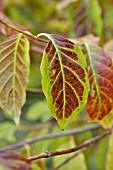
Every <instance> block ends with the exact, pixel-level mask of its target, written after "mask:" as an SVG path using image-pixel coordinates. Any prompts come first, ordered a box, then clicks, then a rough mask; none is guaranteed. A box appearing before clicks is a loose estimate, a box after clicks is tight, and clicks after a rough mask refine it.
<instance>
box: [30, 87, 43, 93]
mask: <svg viewBox="0 0 113 170" xmlns="http://www.w3.org/2000/svg"><path fill="white" fill-rule="evenodd" d="M27 92H28V93H33V94H43V91H42V89H32V88H28V89H27Z"/></svg>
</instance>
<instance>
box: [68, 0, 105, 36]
mask: <svg viewBox="0 0 113 170" xmlns="http://www.w3.org/2000/svg"><path fill="white" fill-rule="evenodd" d="M67 10H68V12H67V11H66V14H65V15H67V17H68V18H67V19H68V23H69V28H70V31H71V35H70V36H71V37H73V35H74V36H76V37H81V36H84V35H86V34H90V33H92V34H95V35H98V36H100V37H101V36H102V29H103V22H102V21H103V20H102V9H101V6H100V4H99V0H84V1H80V0H79V1H77V2H76V3H74V4H72V5H70V6H69V7H68V8H67ZM95 11H96V12H95Z"/></svg>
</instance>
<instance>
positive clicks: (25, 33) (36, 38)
mask: <svg viewBox="0 0 113 170" xmlns="http://www.w3.org/2000/svg"><path fill="white" fill-rule="evenodd" d="M0 22H1V23H2V24H4V25H6V26H7V27H9V28H11V29H13V30H15V31H17V32H20V33H22V34H24V35H26V36H28V37H30V38H32V39H35V40H38V41H40V42H44V43H48V41H47V40H44V39H41V38H39V37H37V36H35V35H33V34H31V33H30V32H28V31H23V30H21V29H19V28H16V27H14V26H13V25H11V24H9V23H7V22H5V21H3V20H2V19H1V18H0Z"/></svg>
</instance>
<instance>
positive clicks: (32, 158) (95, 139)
mask: <svg viewBox="0 0 113 170" xmlns="http://www.w3.org/2000/svg"><path fill="white" fill-rule="evenodd" d="M110 133H111V129H109V130H106V131H104V132H103V133H102V134H101V135H98V136H96V137H94V138H91V139H89V140H86V141H85V142H83V143H82V144H80V145H78V146H76V147H75V148H70V149H67V150H61V151H55V152H48V151H46V152H44V153H42V154H38V155H35V156H31V157H28V158H27V160H28V161H34V160H36V159H41V158H48V157H52V156H58V155H64V154H68V153H72V152H75V151H78V150H80V149H82V148H85V147H89V146H91V145H92V144H94V143H96V142H98V141H99V140H101V139H102V138H104V137H105V136H107V135H109V134H110Z"/></svg>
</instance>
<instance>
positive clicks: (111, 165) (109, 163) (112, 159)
mask: <svg viewBox="0 0 113 170" xmlns="http://www.w3.org/2000/svg"><path fill="white" fill-rule="evenodd" d="M112 169H113V133H112V134H111V136H110V140H109V150H108V153H107V159H106V170H112Z"/></svg>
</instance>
